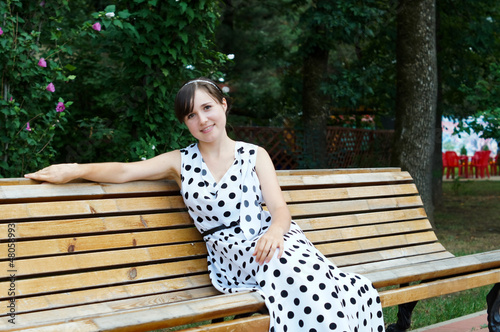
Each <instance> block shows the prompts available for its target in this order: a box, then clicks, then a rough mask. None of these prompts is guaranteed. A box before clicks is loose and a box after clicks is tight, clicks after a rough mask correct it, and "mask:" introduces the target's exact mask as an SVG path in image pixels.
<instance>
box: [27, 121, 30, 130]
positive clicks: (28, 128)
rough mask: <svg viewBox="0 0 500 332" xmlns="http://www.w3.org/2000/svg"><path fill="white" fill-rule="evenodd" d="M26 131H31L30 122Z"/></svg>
mask: <svg viewBox="0 0 500 332" xmlns="http://www.w3.org/2000/svg"><path fill="white" fill-rule="evenodd" d="M26 130H27V131H31V127H30V123H29V122H28V123H26Z"/></svg>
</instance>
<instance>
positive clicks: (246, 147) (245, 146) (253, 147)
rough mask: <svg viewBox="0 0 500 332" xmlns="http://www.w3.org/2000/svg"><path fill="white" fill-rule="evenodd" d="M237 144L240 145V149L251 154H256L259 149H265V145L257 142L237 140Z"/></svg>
mask: <svg viewBox="0 0 500 332" xmlns="http://www.w3.org/2000/svg"><path fill="white" fill-rule="evenodd" d="M236 146H237V147H238V150H240V151H244V152H248V153H249V154H251V155H253V154H256V153H257V151H258V150H261V149H262V150H264V148H263V147H261V146H259V145H257V144H254V143H248V142H243V141H236Z"/></svg>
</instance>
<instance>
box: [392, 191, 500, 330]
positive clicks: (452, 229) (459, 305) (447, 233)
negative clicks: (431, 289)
mask: <svg viewBox="0 0 500 332" xmlns="http://www.w3.org/2000/svg"><path fill="white" fill-rule="evenodd" d="M443 195H444V197H443V198H444V199H443V204H442V206H440V207H436V210H435V213H434V219H435V221H434V222H435V227H436V233H437V236H438V238H439V240H440V241H441V243H442V244H443V245H444V246H445V247H446V248H447V249H448V250H449V251H451V252H452V253H453V254H455V255H457V256H463V255H467V254H472V253H477V252H484V251H488V250H493V249H499V248H500V204H499V202H500V181H465V182H458V181H452V182H445V183H443ZM491 287H492V286H486V287H481V288H477V289H472V290H468V291H464V292H459V293H456V294H451V295H446V296H442V297H439V298H434V299H429V300H424V301H420V302H419V303H418V305H417V307H416V308H415V311H414V312H413V324H412V329H417V328H419V327H423V326H428V325H432V324H436V323H438V322H442V321H446V320H449V319H453V318H456V317H460V316H464V315H467V314H471V313H475V312H478V311H481V310H484V309H486V294H488V292H489V291H490V289H491ZM396 312H397V307H391V308H386V309H384V315H385V316H384V319H385V322H386V323H392V322H395V321H396Z"/></svg>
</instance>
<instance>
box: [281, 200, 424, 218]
mask: <svg viewBox="0 0 500 332" xmlns="http://www.w3.org/2000/svg"><path fill="white" fill-rule="evenodd" d="M421 206H422V200H421V199H420V197H418V196H409V197H395V198H380V199H375V198H374V199H366V200H355V201H342V202H322V203H307V204H305V203H304V204H292V205H289V206H288V208H289V210H290V213H291V214H292V218H297V217H301V216H315V215H326V214H340V213H355V212H361V211H368V212H370V211H376V210H384V209H398V208H414V207H421Z"/></svg>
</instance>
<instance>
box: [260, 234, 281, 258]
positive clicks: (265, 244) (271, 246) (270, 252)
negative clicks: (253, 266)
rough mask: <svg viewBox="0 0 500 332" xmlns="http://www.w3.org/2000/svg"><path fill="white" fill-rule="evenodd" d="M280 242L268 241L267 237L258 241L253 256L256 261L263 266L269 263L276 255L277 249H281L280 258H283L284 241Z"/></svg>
mask: <svg viewBox="0 0 500 332" xmlns="http://www.w3.org/2000/svg"><path fill="white" fill-rule="evenodd" d="M280 240H281V241H280ZM280 240H275V239H268V238H267V237H265V236H262V237H261V238H260V239H259V240H258V241H257V246H256V247H255V251H254V254H253V255H254V256H256V257H255V259H256V261H257V263H258V264H260V265H262V264H264V262H265V263H269V261H270V260H271V259H272V258H273V256H274V254H275V253H276V249H279V251H278V258H280V257H281V255H282V254H283V239H280Z"/></svg>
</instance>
